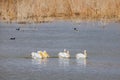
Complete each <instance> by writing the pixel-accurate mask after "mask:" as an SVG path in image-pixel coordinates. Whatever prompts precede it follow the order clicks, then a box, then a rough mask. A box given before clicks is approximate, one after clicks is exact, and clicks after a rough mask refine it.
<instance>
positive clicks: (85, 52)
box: [76, 50, 87, 59]
mask: <svg viewBox="0 0 120 80" xmlns="http://www.w3.org/2000/svg"><path fill="white" fill-rule="evenodd" d="M76 58H77V59H80V58H87V51H86V50H84V52H83V53H77V54H76Z"/></svg>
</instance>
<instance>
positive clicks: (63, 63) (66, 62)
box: [59, 58, 69, 67]
mask: <svg viewBox="0 0 120 80" xmlns="http://www.w3.org/2000/svg"><path fill="white" fill-rule="evenodd" d="M59 66H64V67H66V66H69V59H68V58H59Z"/></svg>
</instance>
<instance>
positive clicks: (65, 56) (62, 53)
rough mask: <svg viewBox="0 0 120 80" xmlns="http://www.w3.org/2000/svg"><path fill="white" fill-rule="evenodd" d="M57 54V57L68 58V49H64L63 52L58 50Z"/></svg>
mask: <svg viewBox="0 0 120 80" xmlns="http://www.w3.org/2000/svg"><path fill="white" fill-rule="evenodd" d="M58 56H59V58H70V54H69V51H66V49H64V52H59V53H58Z"/></svg>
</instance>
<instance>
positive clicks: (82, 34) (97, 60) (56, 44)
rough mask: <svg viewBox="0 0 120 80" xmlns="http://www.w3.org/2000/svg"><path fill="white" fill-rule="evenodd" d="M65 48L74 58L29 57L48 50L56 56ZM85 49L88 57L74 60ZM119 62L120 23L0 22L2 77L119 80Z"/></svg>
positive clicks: (6, 79)
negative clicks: (41, 58)
mask: <svg viewBox="0 0 120 80" xmlns="http://www.w3.org/2000/svg"><path fill="white" fill-rule="evenodd" d="M18 27H20V31H17V30H16V28H18ZM74 28H77V30H78V31H75V30H74ZM11 37H16V39H15V40H9V39H10V38H11ZM64 48H66V49H68V50H70V54H71V56H72V58H71V59H58V58H49V59H43V60H33V59H31V58H30V53H31V52H32V51H38V50H47V52H48V53H49V54H50V56H57V54H58V52H60V51H63V49H64ZM84 49H86V50H87V52H88V59H86V60H84V59H80V60H77V59H75V58H74V57H75V54H76V53H78V52H81V51H83V50H84ZM119 61H120V24H119V23H113V22H111V23H109V24H106V25H105V26H103V25H102V24H101V23H100V22H84V21H83V22H81V23H80V24H76V23H75V22H70V21H66V22H65V21H56V22H52V23H42V24H16V23H12V24H5V23H0V80H119V79H120V62H119Z"/></svg>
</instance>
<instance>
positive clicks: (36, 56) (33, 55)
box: [31, 51, 43, 59]
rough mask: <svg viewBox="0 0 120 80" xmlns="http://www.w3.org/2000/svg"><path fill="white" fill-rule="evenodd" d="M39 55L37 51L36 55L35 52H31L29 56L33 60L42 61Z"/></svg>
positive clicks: (39, 52)
mask: <svg viewBox="0 0 120 80" xmlns="http://www.w3.org/2000/svg"><path fill="white" fill-rule="evenodd" d="M41 53H42V52H41V51H38V52H37V53H36V52H32V53H31V56H32V58H33V59H42V58H43V57H42V54H41Z"/></svg>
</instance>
